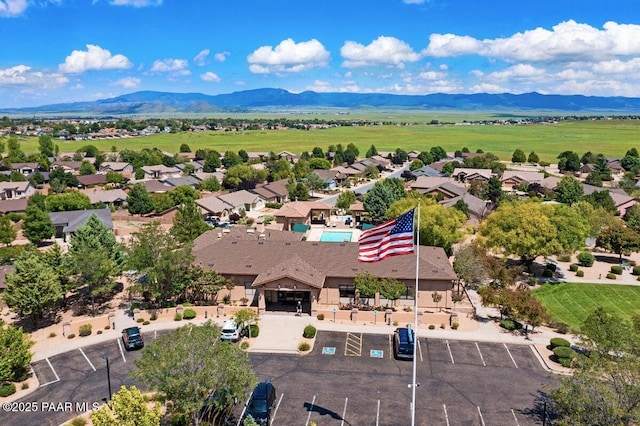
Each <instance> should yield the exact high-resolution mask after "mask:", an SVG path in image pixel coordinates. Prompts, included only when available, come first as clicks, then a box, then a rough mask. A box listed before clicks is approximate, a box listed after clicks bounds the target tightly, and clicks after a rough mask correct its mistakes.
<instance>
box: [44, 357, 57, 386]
mask: <svg viewBox="0 0 640 426" xmlns="http://www.w3.org/2000/svg"><path fill="white" fill-rule="evenodd" d="M45 361H47V364H49V368H50V369H51V371H52V372H53V375H54V376H56V379H55V380H52V381H50V382H47V383H44V384H42V385H40V387H42V386H47V385H50V384H51V383H55V382H59V381H60V377H58V373H56V370H54V369H53V365H51V361H49V358H45Z"/></svg>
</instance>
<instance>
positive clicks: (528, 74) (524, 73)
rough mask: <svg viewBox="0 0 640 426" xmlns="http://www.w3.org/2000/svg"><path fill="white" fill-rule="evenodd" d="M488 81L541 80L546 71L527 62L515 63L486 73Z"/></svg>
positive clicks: (545, 76) (544, 76)
mask: <svg viewBox="0 0 640 426" xmlns="http://www.w3.org/2000/svg"><path fill="white" fill-rule="evenodd" d="M485 78H486V79H487V80H489V81H513V80H519V81H527V82H531V81H541V80H544V79H546V78H548V75H547V72H546V71H545V70H543V69H540V68H536V67H534V66H532V65H528V64H517V65H513V66H511V67H508V68H505V69H504V70H501V71H494V72H492V73H489V74H486V75H485Z"/></svg>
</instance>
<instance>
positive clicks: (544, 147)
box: [21, 120, 640, 162]
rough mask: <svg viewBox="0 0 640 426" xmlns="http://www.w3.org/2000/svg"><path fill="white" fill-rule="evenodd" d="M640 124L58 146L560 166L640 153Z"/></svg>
mask: <svg viewBox="0 0 640 426" xmlns="http://www.w3.org/2000/svg"><path fill="white" fill-rule="evenodd" d="M639 136H640V120H597V121H595V120H582V121H563V122H559V123H558V124H544V125H543V124H533V125H512V126H493V125H485V126H480V125H473V126H455V125H441V126H432V125H411V126H401V125H388V126H368V127H364V126H358V127H339V128H331V129H318V130H309V131H305V130H269V131H243V132H186V133H175V134H170V133H167V134H159V135H153V136H146V137H140V138H129V139H122V140H93V141H77V142H76V141H56V143H57V144H58V145H59V147H60V151H61V152H70V151H71V152H73V151H75V150H76V149H78V148H80V147H81V146H83V145H86V144H87V143H91V144H93V145H95V146H97V147H98V148H99V149H101V150H103V151H107V152H108V151H111V147H112V146H115V147H116V149H117V150H121V149H125V148H129V149H136V150H138V149H142V148H154V147H157V148H159V149H161V150H163V151H168V152H178V148H179V147H180V145H181V144H182V143H186V144H188V145H189V146H190V147H191V150H192V151H195V150H196V149H198V148H211V149H216V150H218V151H227V150H233V151H238V150H240V149H244V150H246V151H274V152H279V151H282V150H287V151H291V152H294V153H301V152H302V151H305V150H307V151H310V150H311V149H312V148H313V147H315V146H319V147H321V148H323V149H325V150H326V148H327V147H328V146H329V145H332V144H339V143H341V144H343V146H346V145H347V144H349V143H354V144H355V145H356V146H357V147H358V148H359V149H360V151H361V155H362V154H364V153H365V152H366V150H367V149H368V148H369V147H370V146H371V144H374V145H375V146H376V148H377V149H378V150H379V151H392V150H395V149H396V148H403V149H405V150H406V151H410V150H413V149H416V150H425V149H429V148H431V147H433V146H441V147H443V148H444V149H445V150H446V151H455V150H459V149H462V148H463V147H466V148H469V150H470V151H471V152H475V151H476V150H477V149H482V150H483V151H484V152H492V153H494V154H496V155H498V156H499V157H500V159H501V160H510V159H511V155H512V154H513V151H514V150H515V149H517V148H520V149H522V150H524V151H525V153H527V154H528V153H529V152H531V151H535V152H536V153H537V154H538V155H539V156H540V159H541V160H546V161H549V162H555V161H554V160H555V159H556V157H557V156H558V154H559V153H560V152H562V151H566V150H571V151H576V152H578V153H579V154H580V155H582V154H583V153H584V152H586V151H592V152H594V153H602V154H604V155H605V156H612V157H613V156H615V157H621V156H623V155H624V154H625V152H626V151H627V150H628V149H629V148H631V147H634V146H635V147H637V148H640V146H639V145H640V140H639V139H640V138H639ZM21 142H22V149H23V150H24V151H25V152H35V151H37V138H22V139H21Z"/></svg>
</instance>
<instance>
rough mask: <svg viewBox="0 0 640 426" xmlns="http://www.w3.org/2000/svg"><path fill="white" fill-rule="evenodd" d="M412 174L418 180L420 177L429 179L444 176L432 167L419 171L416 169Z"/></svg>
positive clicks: (423, 167) (425, 167)
mask: <svg viewBox="0 0 640 426" xmlns="http://www.w3.org/2000/svg"><path fill="white" fill-rule="evenodd" d="M411 174H412V175H413V176H414V177H415V178H416V179H417V178H419V177H420V176H428V177H440V176H442V173H440V172H439V171H438V170H436V169H434V168H433V167H430V166H422V167H420V168H419V169H416V170H414V171H412V172H411Z"/></svg>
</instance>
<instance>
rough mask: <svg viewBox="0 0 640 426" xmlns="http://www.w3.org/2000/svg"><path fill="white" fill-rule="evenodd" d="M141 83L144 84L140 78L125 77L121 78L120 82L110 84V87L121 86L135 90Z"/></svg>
mask: <svg viewBox="0 0 640 426" xmlns="http://www.w3.org/2000/svg"><path fill="white" fill-rule="evenodd" d="M140 83H142V81H141V80H140V79H139V78H136V77H125V78H121V79H120V80H116V81H114V82H113V83H111V84H110V86H120V87H124V88H125V89H133V88H136V87H140Z"/></svg>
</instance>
